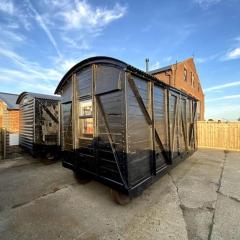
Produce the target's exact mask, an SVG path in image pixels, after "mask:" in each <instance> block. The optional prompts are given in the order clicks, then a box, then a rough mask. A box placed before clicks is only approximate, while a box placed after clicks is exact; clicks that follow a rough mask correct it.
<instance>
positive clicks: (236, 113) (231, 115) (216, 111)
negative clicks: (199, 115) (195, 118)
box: [205, 102, 240, 121]
mask: <svg viewBox="0 0 240 240" xmlns="http://www.w3.org/2000/svg"><path fill="white" fill-rule="evenodd" d="M205 116H206V119H210V118H211V119H224V120H235V121H236V120H237V119H238V118H239V117H240V105H239V104H236V103H235V104H233V103H231V104H226V103H221V104H218V103H216V102H214V104H211V105H210V103H209V104H206V114H205Z"/></svg>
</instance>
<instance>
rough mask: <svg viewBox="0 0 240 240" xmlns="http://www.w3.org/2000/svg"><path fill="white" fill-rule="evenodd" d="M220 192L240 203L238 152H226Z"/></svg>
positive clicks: (239, 158) (239, 163) (239, 157)
mask: <svg viewBox="0 0 240 240" xmlns="http://www.w3.org/2000/svg"><path fill="white" fill-rule="evenodd" d="M224 165H225V166H224V171H223V176H222V181H221V187H220V192H221V193H223V194H224V195H227V196H230V197H232V198H236V199H238V200H239V201H240V152H228V153H227V159H226V162H225V164H224Z"/></svg>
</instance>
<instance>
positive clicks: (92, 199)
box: [0, 175, 187, 240]
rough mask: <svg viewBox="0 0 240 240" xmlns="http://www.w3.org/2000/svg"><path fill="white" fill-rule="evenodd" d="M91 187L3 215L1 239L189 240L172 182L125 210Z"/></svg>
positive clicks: (98, 188) (158, 185)
mask: <svg viewBox="0 0 240 240" xmlns="http://www.w3.org/2000/svg"><path fill="white" fill-rule="evenodd" d="M109 193H110V192H109V189H108V188H107V187H105V186H103V185H101V184H99V183H96V182H94V181H92V182H91V183H88V184H86V185H74V186H69V187H68V188H64V189H61V190H59V191H57V192H55V193H54V194H49V195H46V196H44V197H41V198H39V199H37V200H35V201H33V202H31V203H28V204H26V205H24V206H21V207H18V208H15V209H12V210H11V211H8V212H5V213H4V214H2V216H1V218H0V225H2V229H0V235H1V239H2V240H4V239H6V240H7V239H21V240H23V239H28V240H29V239H49V240H50V239H58V238H59V239H67V240H69V239H114V240H115V239H176V240H179V239H183V240H185V239H187V231H186V225H185V222H184V219H183V215H182V211H181V208H180V207H179V204H180V203H179V199H178V196H177V191H176V188H175V186H174V184H173V183H172V181H171V179H170V177H169V176H167V175H166V176H164V177H163V178H162V179H161V181H159V182H157V183H156V184H154V185H152V186H151V187H150V188H148V189H147V190H146V191H145V192H144V194H143V195H142V196H140V197H138V198H136V199H135V200H134V201H133V202H131V203H130V204H129V205H127V206H119V205H116V204H115V203H114V202H113V201H112V199H111V198H110V194H109Z"/></svg>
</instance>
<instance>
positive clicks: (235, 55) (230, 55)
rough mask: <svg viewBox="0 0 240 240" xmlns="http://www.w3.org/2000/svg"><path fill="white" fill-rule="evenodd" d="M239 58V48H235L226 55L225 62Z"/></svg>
mask: <svg viewBox="0 0 240 240" xmlns="http://www.w3.org/2000/svg"><path fill="white" fill-rule="evenodd" d="M238 58H240V47H237V48H235V49H233V50H231V51H229V52H228V53H227V54H226V57H225V60H232V59H238Z"/></svg>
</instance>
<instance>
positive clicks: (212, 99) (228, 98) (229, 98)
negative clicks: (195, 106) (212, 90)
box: [206, 94, 240, 102]
mask: <svg viewBox="0 0 240 240" xmlns="http://www.w3.org/2000/svg"><path fill="white" fill-rule="evenodd" d="M231 99H240V94H236V95H229V96H223V97H218V98H210V99H206V102H215V101H219V100H231Z"/></svg>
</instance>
